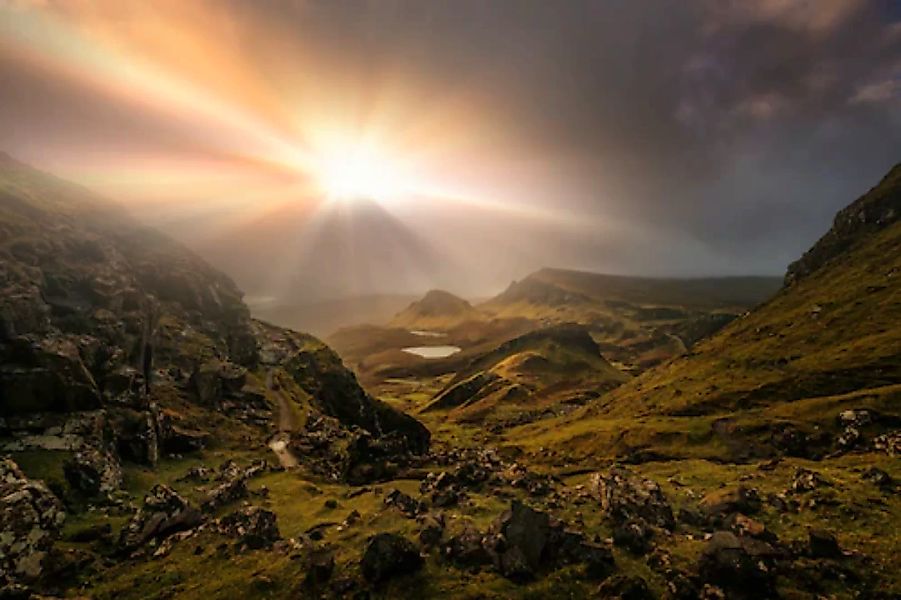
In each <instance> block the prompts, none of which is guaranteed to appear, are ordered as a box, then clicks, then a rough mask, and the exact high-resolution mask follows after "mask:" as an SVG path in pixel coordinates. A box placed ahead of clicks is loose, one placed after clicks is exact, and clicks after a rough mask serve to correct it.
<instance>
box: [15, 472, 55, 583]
mask: <svg viewBox="0 0 901 600" xmlns="http://www.w3.org/2000/svg"><path fill="white" fill-rule="evenodd" d="M65 518H66V513H65V512H64V511H63V506H62V504H61V503H60V501H59V499H58V498H57V497H56V496H54V495H53V493H52V492H51V491H50V490H49V489H48V488H47V486H46V485H44V483H43V482H42V481H36V480H32V479H28V478H27V477H26V476H25V474H24V473H23V472H22V471H21V470H20V469H19V466H18V465H17V464H16V463H14V462H13V461H12V460H10V459H3V460H0V585H3V584H10V585H13V588H11V591H10V593H13V592H15V590H16V588H15V584H21V583H29V582H32V581H34V580H36V579H37V578H38V577H40V576H41V574H42V572H43V569H44V561H45V559H46V558H47V555H48V552H49V551H50V550H51V548H52V546H53V542H54V541H55V540H56V539H57V538H58V537H59V533H60V527H61V526H62V524H63V521H65Z"/></svg>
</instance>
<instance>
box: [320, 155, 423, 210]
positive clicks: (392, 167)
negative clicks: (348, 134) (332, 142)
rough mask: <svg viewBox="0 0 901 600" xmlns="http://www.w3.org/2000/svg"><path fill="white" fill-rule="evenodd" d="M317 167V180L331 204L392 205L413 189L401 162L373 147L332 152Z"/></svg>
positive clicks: (322, 158)
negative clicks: (335, 201)
mask: <svg viewBox="0 0 901 600" xmlns="http://www.w3.org/2000/svg"><path fill="white" fill-rule="evenodd" d="M317 163H318V164H317V168H316V179H317V181H318V183H319V187H320V188H321V189H322V191H323V192H324V193H325V194H326V195H327V196H328V198H329V199H330V200H337V201H342V202H353V201H360V200H375V201H377V202H381V203H384V202H390V201H392V200H397V199H399V198H400V197H402V196H403V195H404V194H405V192H406V191H407V190H408V187H409V185H410V181H409V174H408V173H406V172H405V169H404V168H403V166H402V164H401V162H400V161H398V160H396V159H394V158H393V157H391V156H390V155H388V154H387V153H385V152H384V151H381V150H379V149H378V148H375V147H373V146H370V145H365V144H352V145H345V146H341V147H338V148H333V149H331V150H330V151H329V152H327V153H324V154H323V156H322V157H321V158H320V160H318V161H317Z"/></svg>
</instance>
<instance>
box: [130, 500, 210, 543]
mask: <svg viewBox="0 0 901 600" xmlns="http://www.w3.org/2000/svg"><path fill="white" fill-rule="evenodd" d="M201 522H203V515H201V513H200V511H198V510H197V509H196V508H194V507H193V506H191V505H190V504H189V503H188V501H187V500H185V499H184V498H182V497H181V496H180V495H178V493H176V492H175V490H173V489H172V488H170V487H169V486H167V485H163V484H157V485H155V486H154V487H153V489H152V490H150V493H148V494H147V496H145V498H144V505H143V506H142V507H141V508H140V509H139V510H138V512H137V513H135V515H134V516H133V517H132V518H131V520H129V522H128V523H127V524H126V525H125V526H124V527H123V528H122V532H121V534H120V535H119V547H120V549H121V550H122V551H124V552H132V551H134V550H137V549H139V548H140V547H141V546H143V545H144V544H146V543H147V542H148V541H150V540H151V539H154V538H155V539H163V538H165V537H166V536H169V535H171V534H173V533H178V532H179V531H185V530H188V529H191V528H193V527H196V526H197V525H199V524H200V523H201Z"/></svg>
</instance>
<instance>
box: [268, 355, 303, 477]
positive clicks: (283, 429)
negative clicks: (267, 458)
mask: <svg viewBox="0 0 901 600" xmlns="http://www.w3.org/2000/svg"><path fill="white" fill-rule="evenodd" d="M266 387H268V388H269V389H270V390H271V391H272V392H273V394H274V395H275V398H276V399H277V400H278V433H276V434H275V435H274V436H272V439H271V440H269V448H270V449H271V450H272V451H273V452H274V453H275V456H276V458H278V462H279V463H280V464H281V465H282V466H283V467H285V468H286V469H290V468H292V467H296V466H297V465H298V464H299V463H298V461H297V457H296V456H294V453H293V452H291V450H290V449H289V448H288V442H289V441H290V440H291V432H292V431H294V430H295V429H296V428H297V422H296V420H295V418H294V411H292V410H291V401H290V400H289V399H288V398H287V397H286V396H285V394H284V392H282V391H281V390H280V389H278V386H277V384H276V383H275V378H274V377H273V375H272V371H269V373H268V375H267V376H266Z"/></svg>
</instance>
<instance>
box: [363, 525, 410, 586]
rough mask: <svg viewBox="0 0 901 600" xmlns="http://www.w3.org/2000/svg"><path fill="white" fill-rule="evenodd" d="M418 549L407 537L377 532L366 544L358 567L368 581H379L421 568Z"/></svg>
mask: <svg viewBox="0 0 901 600" xmlns="http://www.w3.org/2000/svg"><path fill="white" fill-rule="evenodd" d="M422 565H423V560H422V557H421V556H420V555H419V550H418V549H417V548H416V546H414V545H413V543H412V542H411V541H409V540H408V539H407V538H405V537H402V536H399V535H397V534H394V533H379V534H376V535H374V536H372V537H371V538H369V542H368V543H367V544H366V550H365V551H364V552H363V558H362V560H361V562H360V567H361V569H362V571H363V577H365V578H366V580H367V581H369V582H370V583H381V582H384V581H387V580H389V579H391V578H393V577H397V576H399V575H408V574H410V573H415V572H416V571H418V570H419V569H421V568H422Z"/></svg>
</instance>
